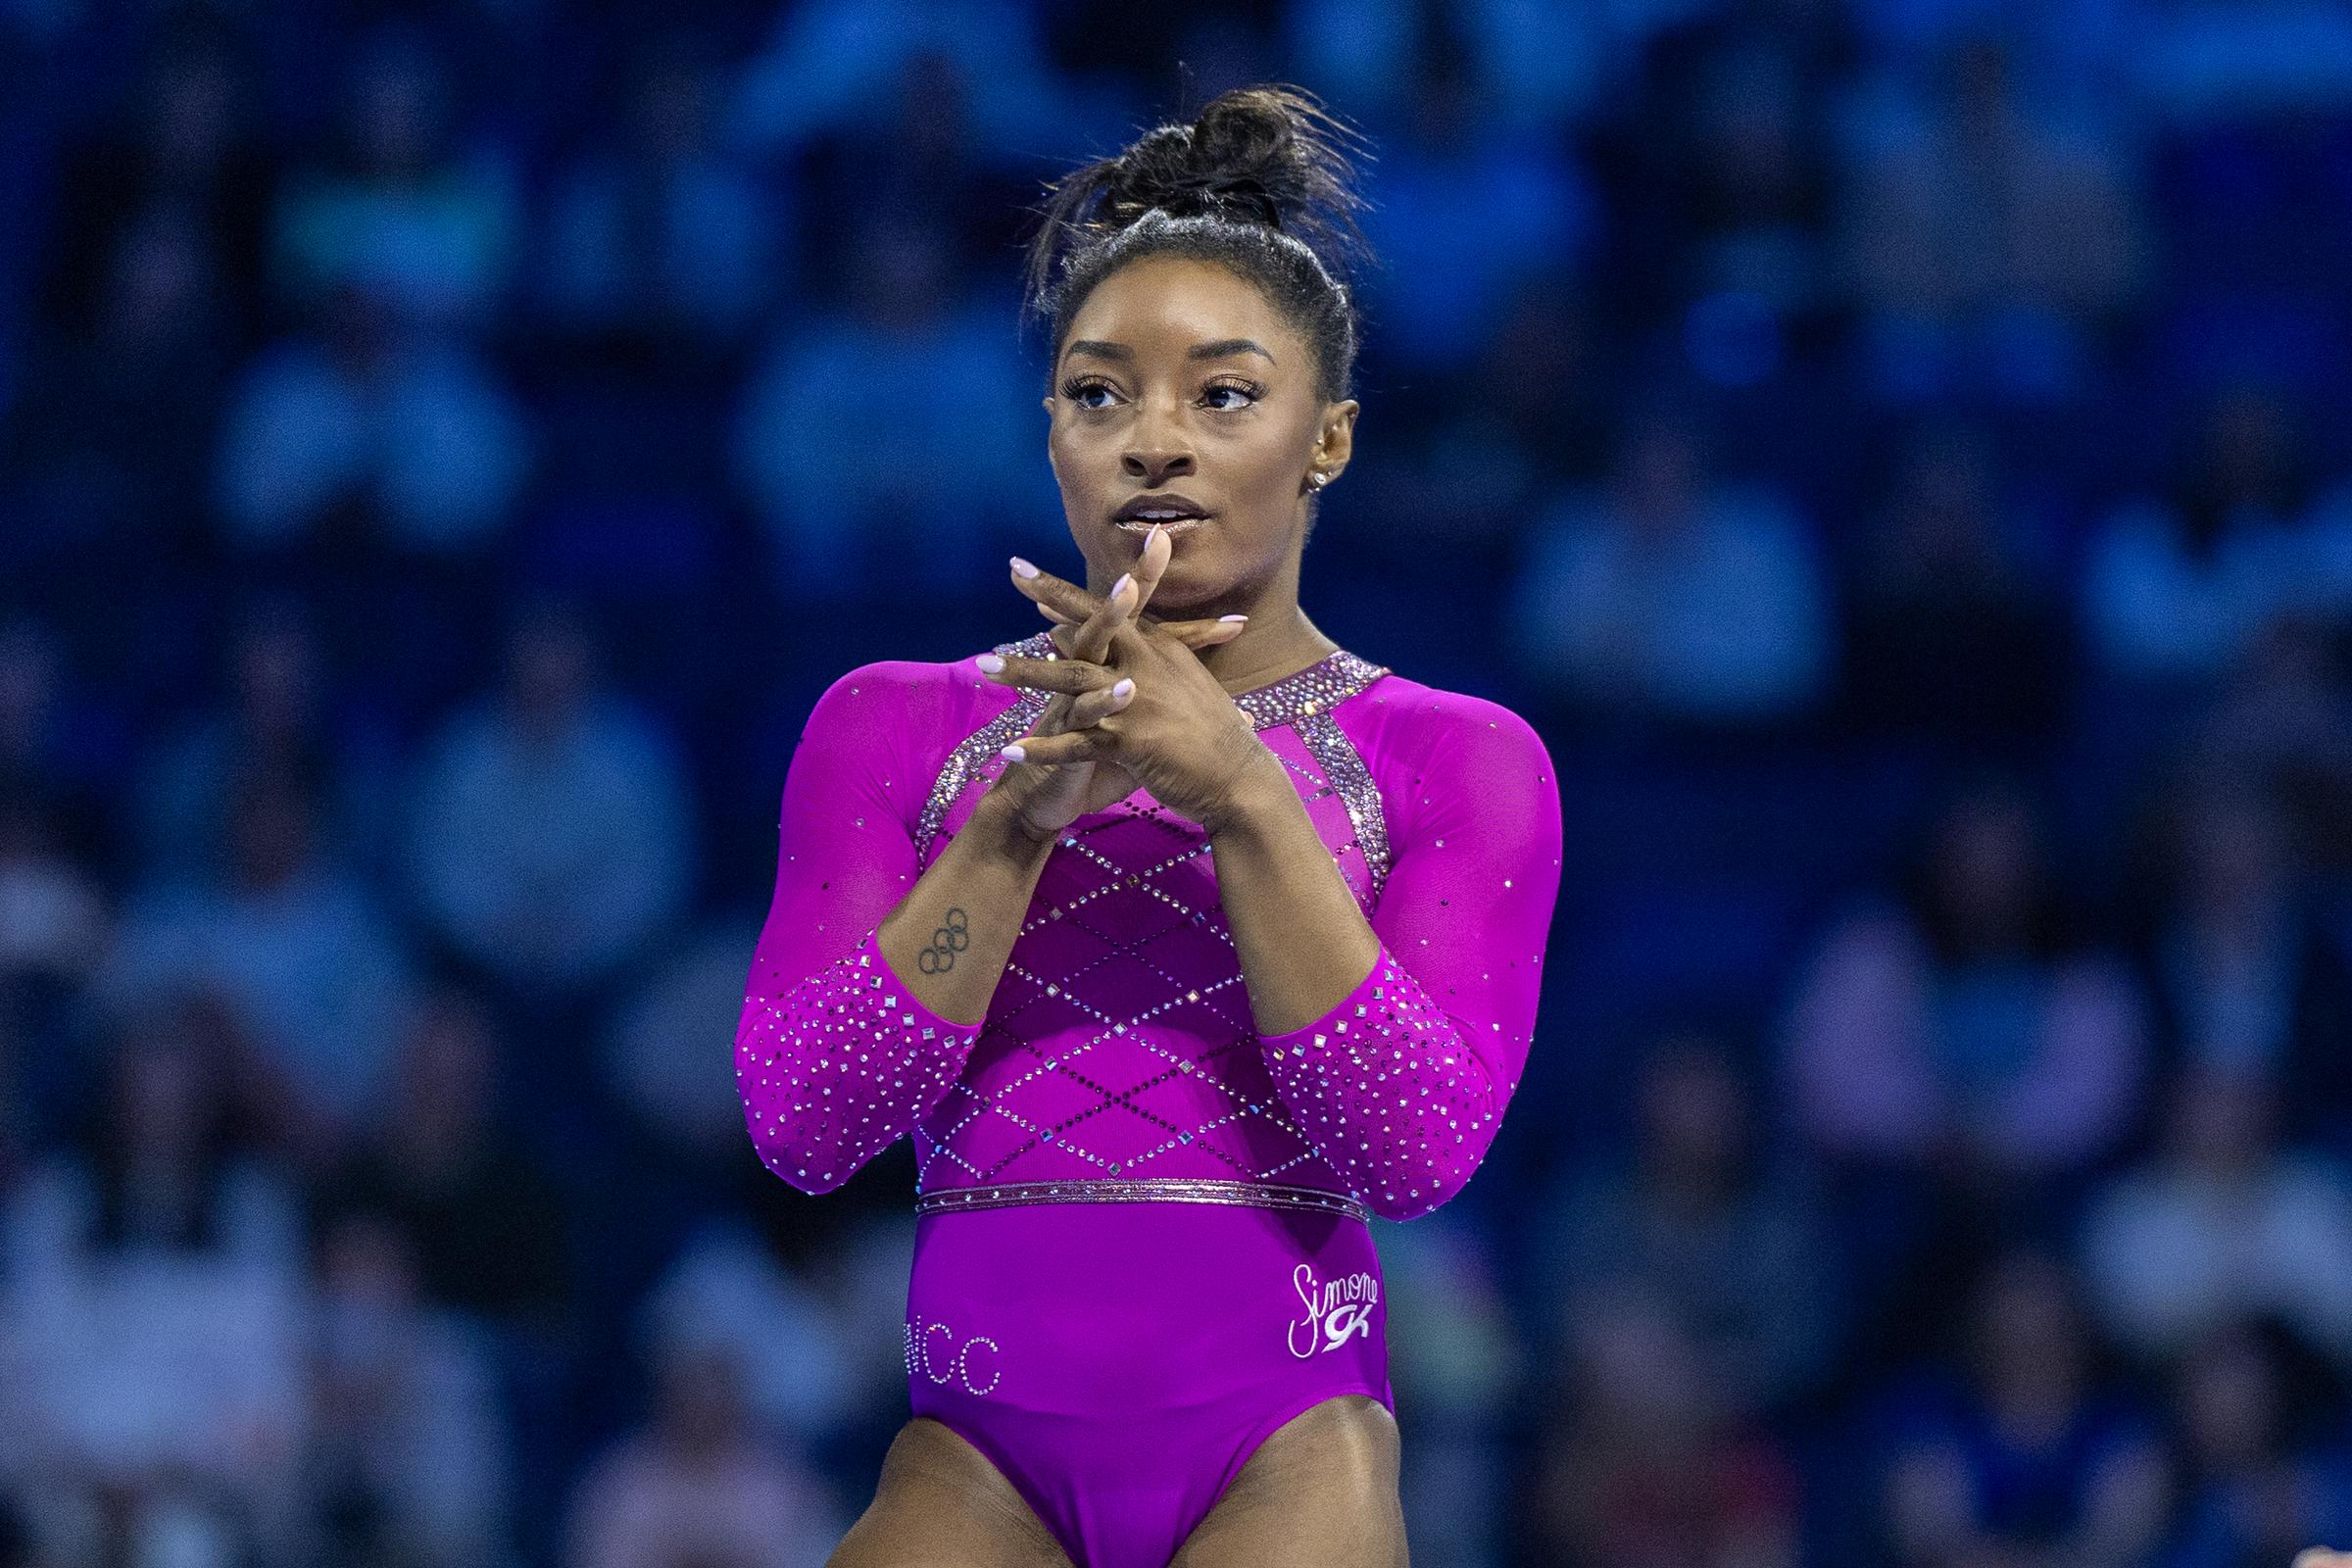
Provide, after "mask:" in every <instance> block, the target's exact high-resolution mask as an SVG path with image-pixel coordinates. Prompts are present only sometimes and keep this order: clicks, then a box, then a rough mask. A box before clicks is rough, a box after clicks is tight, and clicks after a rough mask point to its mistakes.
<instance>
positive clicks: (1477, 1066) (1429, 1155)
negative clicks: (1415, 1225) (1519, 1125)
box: [1261, 943, 1508, 1219]
mask: <svg viewBox="0 0 2352 1568" xmlns="http://www.w3.org/2000/svg"><path fill="white" fill-rule="evenodd" d="M1261 1044H1262V1045H1263V1048H1264V1051H1265V1057H1266V1068H1267V1071H1268V1072H1269V1073H1270V1074H1271V1075H1272V1077H1273V1079H1274V1086H1275V1088H1276V1090H1277V1091H1278V1092H1279V1093H1280V1094H1281V1096H1282V1100H1283V1103H1284V1104H1285V1105H1287V1106H1288V1107H1289V1108H1290V1112H1291V1117H1292V1120H1293V1121H1295V1122H1296V1123H1297V1124H1298V1127H1299V1131H1300V1132H1301V1133H1303V1134H1305V1136H1306V1138H1307V1140H1308V1142H1310V1143H1312V1144H1313V1145H1314V1146H1315V1148H1316V1149H1317V1150H1318V1151H1319V1152H1321V1153H1322V1155H1323V1157H1324V1159H1325V1160H1326V1161H1327V1162H1329V1164H1330V1165H1331V1167H1332V1168H1333V1169H1334V1170H1336V1171H1337V1172H1339V1174H1340V1178H1341V1180H1342V1181H1343V1182H1344V1183H1345V1184H1346V1186H1347V1188H1348V1192H1350V1193H1352V1194H1354V1195H1355V1196H1356V1197H1357V1198H1360V1199H1362V1200H1363V1201H1364V1202H1365V1203H1367V1204H1369V1205H1370V1207H1371V1209H1372V1211H1373V1212H1374V1213H1376V1214H1379V1215H1381V1216H1383V1217H1384V1218H1387V1219H1413V1218H1417V1217H1418V1216H1420V1215H1422V1214H1426V1213H1428V1212H1430V1211H1431V1210H1432V1209H1435V1208H1437V1207H1438V1206H1439V1205H1441V1204H1443V1203H1444V1202H1446V1201H1447V1200H1448V1199H1450V1198H1452V1197H1453V1195H1454V1194H1455V1193H1457V1192H1459V1191H1461V1189H1462V1186H1463V1184H1464V1183H1466V1182H1468V1181H1469V1179H1470V1175H1471V1173H1472V1172H1473V1171H1475V1170H1476V1169H1477V1168H1478V1164H1479V1161H1480V1160H1482V1159H1484V1158H1485V1157H1486V1152H1487V1147H1488V1146H1489V1145H1490V1144H1492V1143H1493V1142H1494V1141H1495V1129H1496V1127H1497V1125H1498V1124H1499V1123H1500V1121H1501V1105H1502V1103H1503V1101H1504V1100H1505V1099H1506V1098H1507V1095H1508V1086H1505V1087H1504V1088H1503V1089H1502V1091H1501V1092H1500V1093H1498V1092H1497V1086H1496V1085H1495V1082H1494V1081H1493V1079H1492V1078H1491V1077H1490V1075H1489V1073H1488V1071H1487V1067H1486V1064H1485V1062H1484V1061H1483V1060H1482V1058H1481V1056H1480V1054H1478V1053H1477V1052H1474V1051H1471V1050H1469V1049H1468V1048H1467V1046H1466V1044H1465V1042H1464V1041H1463V1039H1462V1034H1461V1030H1460V1029H1459V1028H1458V1027H1456V1026H1455V1024H1454V1021H1453V1020H1452V1019H1451V1018H1449V1017H1448V1016H1446V1010H1445V1009H1444V1008H1443V1007H1440V1006H1439V1005H1437V1003H1436V1002H1435V1001H1434V1000H1432V999H1431V997H1430V995H1429V993H1428V992H1427V991H1426V990H1424V989H1423V988H1422V986H1421V984H1420V982H1418V981H1416V980H1415V979H1414V978H1413V976H1412V974H1411V973H1410V972H1409V971H1408V970H1406V969H1405V967H1404V966H1403V965H1402V964H1400V963H1398V962H1397V959H1396V956H1394V955H1393V954H1391V953H1390V952H1389V950H1388V946H1387V944H1386V943H1383V944H1382V946H1381V950H1380V956H1379V958H1378V959H1377V960H1375V961H1374V963H1373V965H1372V969H1371V972H1370V973H1368V974H1366V975H1365V976H1364V978H1363V979H1362V980H1361V981H1359V982H1357V984H1356V987H1355V989H1354V990H1353V991H1352V992H1350V993H1348V996H1347V997H1346V998H1345V999H1343V1000H1342V1001H1341V1003H1340V1005H1338V1006H1336V1007H1334V1008H1332V1010H1331V1011H1329V1012H1327V1013H1325V1014H1324V1015H1323V1016H1322V1017H1320V1018H1318V1019H1316V1020H1315V1021H1314V1022H1313V1023H1310V1024H1307V1025H1305V1026H1304V1027H1303V1028H1299V1029H1294V1030H1291V1031H1289V1032H1288V1033H1285V1034H1278V1035H1266V1036H1263V1037H1261Z"/></svg>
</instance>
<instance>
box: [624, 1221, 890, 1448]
mask: <svg viewBox="0 0 2352 1568" xmlns="http://www.w3.org/2000/svg"><path fill="white" fill-rule="evenodd" d="M796 1206H797V1205H796ZM765 1217H766V1216H762V1218H763V1219H764V1218H765ZM775 1229H776V1228H775V1226H774V1225H773V1224H772V1223H770V1224H769V1225H768V1226H767V1227H766V1228H765V1229H764V1231H763V1230H761V1229H760V1228H757V1227H755V1226H754V1225H752V1224H751V1223H749V1222H747V1221H746V1220H743V1219H740V1218H737V1217H734V1216H721V1217H718V1218H715V1219H711V1220H707V1221H705V1222H703V1223H702V1224H700V1225H698V1226H697V1227H696V1228H695V1229H694V1231H693V1232H692V1233H691V1234H690V1235H688V1237H687V1238H686V1240H685V1244H684V1245H683V1246H682V1247H681V1248H679V1250H678V1253H677V1255H676V1256H675V1257H674V1258H672V1259H671V1260H670V1262H669V1264H668V1266H667V1267H666V1268H665V1269H664V1270H663V1272H662V1277H661V1279H660V1280H659V1281H657V1282H656V1284H655V1285H654V1287H653V1289H652V1290H651V1291H650V1292H648V1293H647V1296H646V1299H645V1303H644V1306H643V1308H642V1311H641V1322H642V1326H643V1328H644V1330H645V1331H646V1335H647V1338H648V1339H649V1340H650V1341H651V1342H653V1343H655V1344H657V1345H668V1344H671V1343H679V1342H683V1341H685V1340H688V1339H691V1340H693V1341H695V1342H697V1343H700V1344H703V1345H706V1346H710V1347H722V1346H723V1347H724V1348H725V1350H726V1352H727V1354H728V1355H729V1356H730V1357H731V1358H732V1359H733V1363H734V1366H735V1371H736V1376H737V1377H738V1379H739V1380H740V1389H739V1393H740V1395H741V1397H742V1398H743V1400H744V1402H745V1403H746V1405H747V1406H748V1407H749V1408H750V1410H751V1412H752V1413H753V1415H754V1416H755V1417H756V1418H757V1419H758V1421H759V1424H760V1427H761V1428H762V1429H763V1430H765V1431H768V1432H773V1433H776V1434H778V1435H780V1436H783V1437H785V1438H787V1439H788V1440H789V1441H790V1442H791V1443H792V1444H793V1445H794V1446H796V1447H798V1448H800V1449H802V1450H804V1451H817V1450H821V1449H822V1448H823V1447H824V1446H826V1445H827V1444H829V1443H830V1442H831V1441H832V1440H834V1439H835V1438H837V1437H838V1436H840V1435H841V1433H842V1432H843V1430H844V1429H845V1428H847V1427H849V1426H851V1425H852V1424H853V1423H854V1422H856V1421H857V1420H858V1418H859V1417H860V1416H861V1415H862V1414H863V1413H864V1412H865V1411H866V1410H868V1409H870V1408H872V1407H873V1405H875V1404H876V1403H881V1402H886V1401H889V1400H890V1399H891V1397H892V1394H893V1391H892V1390H891V1389H890V1387H889V1386H888V1384H887V1382H883V1383H879V1384H877V1383H876V1382H875V1381H874V1380H873V1379H872V1378H870V1377H867V1376H865V1375H863V1374H866V1373H870V1372H872V1371H873V1370H874V1368H873V1367H872V1366H871V1365H870V1364H861V1361H860V1358H859V1356H858V1345H857V1344H856V1341H857V1339H858V1334H857V1329H858V1326H859V1325H858V1324H856V1323H854V1322H853V1321H852V1320H851V1319H850V1318H849V1317H848V1316H847V1308H848V1306H849V1305H850V1303H849V1302H847V1301H844V1300H842V1299H839V1293H838V1285H839V1283H840V1282H839V1281H837V1280H833V1279H830V1278H827V1277H826V1275H827V1271H826V1269H825V1267H824V1264H825V1261H826V1260H825V1259H824V1258H823V1257H822V1256H821V1255H820V1256H818V1257H816V1258H812V1259H796V1258H792V1257H789V1256H786V1255H785V1254H784V1253H782V1252H781V1251H780V1250H778V1248H777V1247H776V1246H775V1242H776V1240H777V1237H776V1235H775ZM883 1370H885V1371H901V1372H903V1371H904V1369H903V1368H902V1367H885V1368H884V1369H883Z"/></svg>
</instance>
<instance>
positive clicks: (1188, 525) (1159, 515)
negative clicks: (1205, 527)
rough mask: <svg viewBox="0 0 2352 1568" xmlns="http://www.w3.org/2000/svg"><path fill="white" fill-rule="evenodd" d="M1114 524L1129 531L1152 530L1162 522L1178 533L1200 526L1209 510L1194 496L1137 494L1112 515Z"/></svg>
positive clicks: (1143, 531)
mask: <svg viewBox="0 0 2352 1568" xmlns="http://www.w3.org/2000/svg"><path fill="white" fill-rule="evenodd" d="M1110 520H1111V523H1112V525H1113V526H1114V527H1119V528H1124V529H1126V530H1127V531H1128V532H1129V533H1150V532H1151V531H1152V527H1153V526H1154V525H1155V524H1156V525H1161V526H1164V527H1166V529H1167V530H1168V532H1169V533H1171V534H1179V533H1186V532H1189V531H1191V530H1192V529H1194V528H1198V527H1199V526H1201V524H1202V523H1204V522H1206V521H1207V520H1208V509H1207V508H1206V507H1203V506H1202V505H1201V503H1200V502H1198V501H1195V500H1194V499H1193V498H1192V497H1191V496H1187V495H1178V494H1177V493H1176V492H1175V491H1173V490H1169V491H1163V492H1161V493H1160V494H1158V495H1150V496H1136V497H1134V498H1133V499H1131V500H1130V501H1128V503H1127V504H1126V505H1125V506H1123V507H1121V508H1119V510H1118V511H1116V512H1114V513H1112V514H1111V515H1110Z"/></svg>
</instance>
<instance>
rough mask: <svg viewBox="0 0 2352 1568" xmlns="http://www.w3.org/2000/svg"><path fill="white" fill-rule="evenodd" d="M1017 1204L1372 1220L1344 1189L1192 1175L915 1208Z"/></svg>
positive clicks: (1044, 1186)
mask: <svg viewBox="0 0 2352 1568" xmlns="http://www.w3.org/2000/svg"><path fill="white" fill-rule="evenodd" d="M1015 1203H1235V1204H1241V1205H1244V1206H1247V1207H1251V1208H1311V1209H1317V1210H1320V1211H1322V1212H1324V1213H1327V1214H1345V1215H1347V1216H1348V1218H1350V1219H1359V1220H1363V1221H1365V1222H1367V1223H1369V1222H1370V1221H1371V1218H1372V1210H1371V1209H1370V1208H1369V1207H1367V1206H1366V1205H1364V1204H1363V1203H1361V1202H1359V1201H1356V1200H1355V1199H1352V1198H1349V1197H1348V1195H1347V1194H1345V1193H1332V1192H1326V1191H1324V1190H1323V1189H1322V1188H1319V1187H1286V1186H1283V1185H1282V1184H1280V1183H1278V1182H1234V1181H1217V1180H1213V1179H1210V1178H1206V1177H1191V1176H1152V1177H1146V1178H1142V1179H1139V1180H1130V1181H1067V1182H999V1183H996V1184H995V1185H993V1186H987V1187H945V1188H941V1189H940V1190H939V1191H937V1192H931V1193H925V1194H923V1196H922V1197H920V1198H918V1199H916V1200H915V1203H914V1211H915V1212H916V1213H917V1214H944V1213H947V1212H949V1211H951V1210H954V1209H958V1208H1005V1207H1008V1206H1010V1205H1012V1204H1015Z"/></svg>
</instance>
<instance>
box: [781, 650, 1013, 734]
mask: <svg viewBox="0 0 2352 1568" xmlns="http://www.w3.org/2000/svg"><path fill="white" fill-rule="evenodd" d="M1016 700H1017V694H1016V693H1015V692H1014V691H1013V690H1012V689H1011V688H1010V687H1006V686H1001V685H999V684H998V683H997V682H995V681H992V680H990V679H989V678H988V677H987V676H986V675H983V674H981V673H980V671H979V668H978V667H977V666H976V665H974V664H973V663H972V662H971V661H970V660H969V659H957V660H937V661H934V660H916V659H884V660H877V661H876V662H873V663H870V664H859V665H858V667H857V668H855V669H853V670H850V671H848V672H847V673H845V674H843V675H841V676H839V677H838V678H837V679H835V680H834V682H833V684H832V685H830V686H828V687H826V688H825V690H824V694H823V695H822V696H820V697H818V698H817V700H816V706H815V708H814V709H813V710H811V711H810V716H809V721H810V724H811V726H812V727H813V726H814V725H816V724H818V723H820V722H822V723H828V724H846V725H851V726H855V727H860V728H869V729H883V728H888V729H892V730H896V731H901V732H904V733H908V734H917V735H920V734H929V733H933V732H935V731H938V730H943V729H949V728H953V727H955V726H956V724H958V723H960V722H963V721H964V720H966V719H967V718H968V719H970V720H971V721H972V722H974V723H982V722H986V720H987V718H988V717H989V716H990V715H992V714H994V713H995V712H997V711H1000V710H1002V709H1004V708H1006V707H1009V706H1010V705H1011V704H1012V703H1013V702H1015V701H1016Z"/></svg>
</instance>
